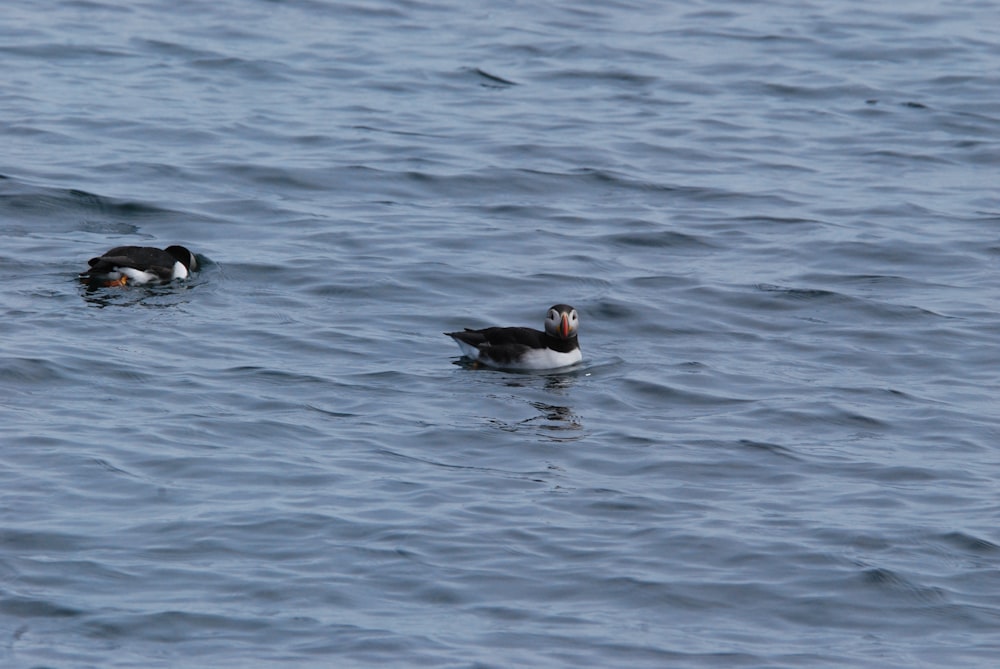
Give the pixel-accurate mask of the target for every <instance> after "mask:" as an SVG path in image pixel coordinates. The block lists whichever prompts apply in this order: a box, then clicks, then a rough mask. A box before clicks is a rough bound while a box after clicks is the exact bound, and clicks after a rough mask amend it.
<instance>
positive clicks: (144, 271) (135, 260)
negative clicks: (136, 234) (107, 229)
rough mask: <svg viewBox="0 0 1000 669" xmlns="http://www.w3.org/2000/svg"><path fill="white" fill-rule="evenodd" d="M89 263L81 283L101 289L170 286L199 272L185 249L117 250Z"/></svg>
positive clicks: (178, 247)
mask: <svg viewBox="0 0 1000 669" xmlns="http://www.w3.org/2000/svg"><path fill="white" fill-rule="evenodd" d="M88 263H89V264H90V269H88V270H87V271H86V272H83V273H82V274H80V279H81V280H82V281H85V282H87V283H89V284H91V285H92V286H99V287H100V286H104V287H112V286H126V285H128V284H136V285H141V284H144V283H167V282H168V281H173V280H174V279H186V278H188V277H189V276H191V272H195V271H197V270H198V260H197V259H196V258H195V257H194V254H193V253H191V251H189V250H187V249H186V248H184V247H183V246H168V247H167V248H165V249H156V248H153V247H151V246H116V247H115V248H113V249H111V250H110V251H108V252H107V253H104V254H103V255H101V256H99V257H97V258H91V259H90V260H89V261H88Z"/></svg>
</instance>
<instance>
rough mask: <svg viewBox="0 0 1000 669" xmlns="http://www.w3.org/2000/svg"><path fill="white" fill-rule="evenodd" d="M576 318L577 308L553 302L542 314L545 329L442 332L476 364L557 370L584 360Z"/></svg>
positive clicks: (497, 367) (510, 328)
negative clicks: (543, 315)
mask: <svg viewBox="0 0 1000 669" xmlns="http://www.w3.org/2000/svg"><path fill="white" fill-rule="evenodd" d="M579 320H580V319H579V316H578V315H577V313H576V309H574V308H573V307H571V306H569V305H568V304H556V305H554V306H552V307H550V308H549V311H548V313H547V314H546V316H545V332H539V331H538V330H535V329H532V328H525V327H491V328H483V329H482V330H473V329H472V328H465V330H464V331H462V332H445V334H446V335H448V336H449V337H451V338H452V339H454V340H455V343H457V344H458V347H459V348H460V349H461V350H462V353H464V354H465V355H466V356H467V357H468V358H470V359H471V360H472V361H473V362H474V363H476V364H477V365H479V364H482V365H485V366H487V367H493V368H495V369H514V370H538V369H557V368H560V367H569V366H570V365H575V364H576V363H578V362H580V361H581V360H582V359H583V354H582V353H581V352H580V343H579V341H578V340H577V335H576V331H577V326H578V325H579Z"/></svg>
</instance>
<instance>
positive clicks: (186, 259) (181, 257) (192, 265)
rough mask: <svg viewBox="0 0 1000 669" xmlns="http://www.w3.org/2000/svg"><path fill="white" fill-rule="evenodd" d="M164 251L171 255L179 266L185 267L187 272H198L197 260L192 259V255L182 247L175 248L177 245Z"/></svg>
mask: <svg viewBox="0 0 1000 669" xmlns="http://www.w3.org/2000/svg"><path fill="white" fill-rule="evenodd" d="M164 250H165V251H166V252H167V253H169V254H170V255H172V256H173V257H174V259H175V260H177V261H178V262H180V264H182V265H184V266H185V267H187V268H188V271H189V272H197V271H198V259H197V258H195V257H194V254H193V253H191V252H190V251H188V250H187V249H186V248H184V247H183V246H177V245H174V246H168V247H167V248H166V249H164Z"/></svg>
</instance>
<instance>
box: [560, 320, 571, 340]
mask: <svg viewBox="0 0 1000 669" xmlns="http://www.w3.org/2000/svg"><path fill="white" fill-rule="evenodd" d="M559 334H561V335H562V338H563V339H568V338H569V316H567V315H566V314H563V315H562V323H560V324H559Z"/></svg>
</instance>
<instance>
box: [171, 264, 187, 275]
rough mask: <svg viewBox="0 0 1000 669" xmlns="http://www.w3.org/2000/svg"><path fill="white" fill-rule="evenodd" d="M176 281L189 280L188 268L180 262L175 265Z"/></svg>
mask: <svg viewBox="0 0 1000 669" xmlns="http://www.w3.org/2000/svg"><path fill="white" fill-rule="evenodd" d="M173 278H175V279H186V278H188V270H187V267H185V266H184V263H182V262H181V261H180V260H178V261H177V262H175V263H174V277H173Z"/></svg>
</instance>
